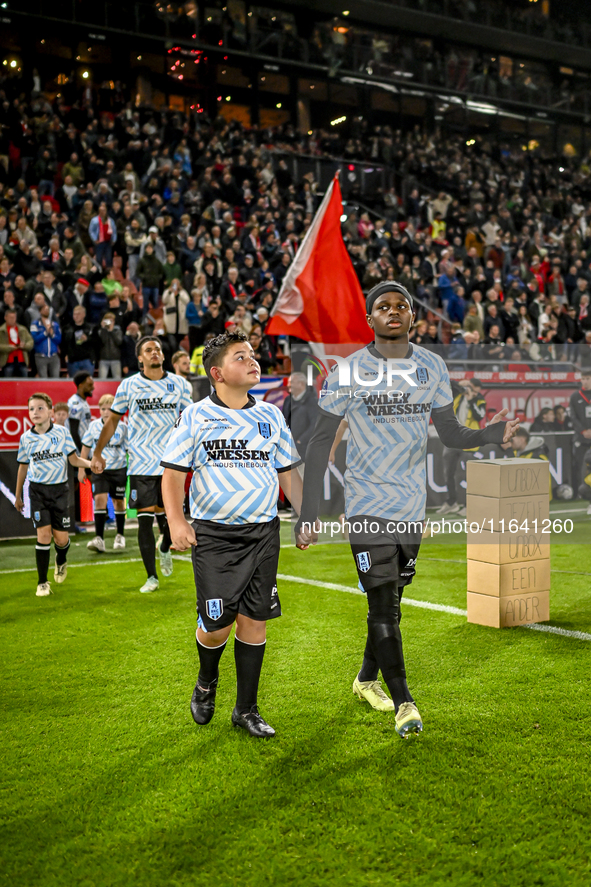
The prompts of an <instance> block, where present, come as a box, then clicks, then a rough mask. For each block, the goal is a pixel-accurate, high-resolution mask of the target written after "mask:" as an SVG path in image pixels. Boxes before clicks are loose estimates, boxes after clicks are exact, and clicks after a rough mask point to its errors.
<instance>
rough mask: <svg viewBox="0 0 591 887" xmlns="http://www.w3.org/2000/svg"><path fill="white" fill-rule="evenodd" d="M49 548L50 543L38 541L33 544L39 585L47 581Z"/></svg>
mask: <svg viewBox="0 0 591 887" xmlns="http://www.w3.org/2000/svg"><path fill="white" fill-rule="evenodd" d="M50 548H51V546H50V545H42V544H41V543H40V542H38V543H37V545H36V546H35V560H36V561H37V576H38V578H39V585H42V584H43V583H44V582H47V571H48V569H49V552H50Z"/></svg>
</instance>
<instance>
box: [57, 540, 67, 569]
mask: <svg viewBox="0 0 591 887" xmlns="http://www.w3.org/2000/svg"><path fill="white" fill-rule="evenodd" d="M54 544H55V543H54ZM69 550H70V540H69V539H68V541H67V542H66V544H65V545H64V546H63V547H62V548H60V546H59V545H56V546H55V562H56V564H57V565H58V567H61V565H62V564H65V563H66V560H67V559H68V551H69Z"/></svg>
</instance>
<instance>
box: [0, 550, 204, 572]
mask: <svg viewBox="0 0 591 887" xmlns="http://www.w3.org/2000/svg"><path fill="white" fill-rule="evenodd" d="M172 557H173V560H175V561H190V560H191V558H190V557H187V556H186V555H182V554H173V556H172ZM141 563H142V559H141V557H129V558H122V559H121V560H117V559H115V558H112V559H111V560H109V559H107V558H104V559H103V560H100V561H99V560H96V561H85V562H84V563H81V564H68V570H74V569H75V568H76V567H113V566H115V565H117V564H141ZM36 570H37V567H19V568H18V569H17V570H0V576H7V575H8V574H9V573H34V572H35V571H36Z"/></svg>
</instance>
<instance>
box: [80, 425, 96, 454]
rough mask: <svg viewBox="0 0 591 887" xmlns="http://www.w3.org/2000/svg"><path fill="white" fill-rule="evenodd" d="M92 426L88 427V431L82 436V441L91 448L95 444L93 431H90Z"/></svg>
mask: <svg viewBox="0 0 591 887" xmlns="http://www.w3.org/2000/svg"><path fill="white" fill-rule="evenodd" d="M91 427H92V426H91V425H89V426H88V428H87V429H86V431H85V432H84V435H83V436H82V443H83V444H84V446H85V447H90V449H91V450H92V448H93V446H94V438H93V436H92V433H91V431H90V429H91Z"/></svg>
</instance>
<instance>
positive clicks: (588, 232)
mask: <svg viewBox="0 0 591 887" xmlns="http://www.w3.org/2000/svg"><path fill="white" fill-rule="evenodd" d="M0 105H1V107H0V112H1V120H0V124H1V130H0V293H1V298H2V302H1V304H0V368H1V369H2V374H3V375H4V376H15V375H26V374H39V375H41V376H45V375H49V376H54V377H55V376H57V375H58V374H59V373H60V372H61V373H64V372H68V373H69V374H70V375H72V374H73V373H74V372H76V371H77V370H78V369H81V368H82V369H89V370H92V371H93V372H94V371H95V370H96V371H97V372H98V374H99V376H100V377H102V378H108V377H110V376H112V377H119V376H121V375H127V374H129V373H131V372H134V371H136V370H137V363H136V361H135V356H134V347H135V342H136V341H137V339H138V337H139V336H140V335H141V334H142V333H143V332H147V331H149V332H153V333H155V334H156V335H159V336H161V338H162V342H163V346H164V348H165V352H166V354H167V357H168V358H169V359H170V357H171V356H172V354H173V353H174V352H175V351H176V350H177V349H178V348H179V347H184V348H185V349H186V350H187V351H188V352H189V354H190V355H191V357H192V358H193V364H194V365H193V371H194V372H196V373H202V372H203V370H202V367H201V364H200V350H201V349H202V346H203V343H204V341H205V340H206V338H207V337H208V336H211V335H216V334H218V333H219V332H221V331H223V330H224V329H225V328H227V327H228V326H231V325H235V326H236V327H238V328H240V329H243V330H244V331H245V332H246V333H247V335H249V336H251V341H252V343H253V347H255V352H256V353H257V354H258V355H259V358H260V362H261V365H262V369H263V371H264V372H272V371H276V370H278V371H281V369H285V367H286V366H287V364H286V363H285V361H284V359H283V358H284V353H283V352H284V349H283V348H282V343H281V342H278V341H277V339H275V338H272V337H269V336H268V335H266V334H265V325H266V321H267V318H268V316H269V311H270V310H271V309H272V307H273V304H274V301H275V299H276V297H277V294H278V291H279V289H280V287H281V283H282V280H283V278H284V276H285V274H286V272H287V269H288V268H289V265H290V263H291V262H292V260H293V258H294V256H295V254H296V252H297V250H298V248H299V247H300V245H301V243H302V240H303V238H304V236H305V234H306V231H307V229H308V227H309V224H310V222H311V219H312V218H313V215H314V212H315V210H316V209H317V207H318V205H319V202H320V199H321V194H320V193H319V187H318V183H317V182H316V181H315V180H314V176H313V174H312V173H308V174H306V175H304V176H302V177H299V178H297V179H294V175H293V173H292V169H293V166H292V165H291V164H290V162H289V160H290V155H294V154H297V155H299V154H301V153H302V152H304V153H306V154H311V155H313V156H316V157H327V158H328V157H342V158H346V159H366V160H375V161H379V162H381V163H383V164H385V165H386V166H387V167H388V169H389V170H390V171H391V172H392V175H391V180H392V181H396V182H397V188H386V189H378V190H376V189H373V190H366V191H365V192H363V193H362V192H361V190H360V189H359V187H358V185H357V184H355V185H354V186H353V188H352V189H351V193H350V195H349V205H348V207H347V219H346V221H344V223H343V236H344V238H345V241H346V244H347V247H348V250H349V253H350V255H351V259H352V262H353V265H354V267H355V270H356V272H357V274H358V276H359V280H360V282H361V285H362V287H363V288H364V289H365V290H367V289H368V288H369V287H371V286H372V285H374V284H375V283H376V282H378V281H379V280H383V279H392V280H394V279H395V280H398V281H399V282H401V283H403V284H404V286H406V287H407V288H408V289H409V291H410V292H411V293H412V294H413V295H414V296H415V297H416V298H417V300H418V305H419V312H418V323H417V325H416V327H415V330H414V331H413V337H414V339H415V341H416V342H418V343H422V344H425V345H427V346H433V345H440V344H441V343H442V341H445V346H446V349H447V350H446V355H447V357H448V358H449V359H450V360H452V361H456V362H460V365H461V362H462V361H467V360H481V359H485V358H486V359H488V360H490V361H492V362H493V363H494V364H498V365H499V366H500V365H506V364H508V363H510V364H514V365H515V364H523V363H524V362H525V363H526V364H529V365H532V364H536V363H538V364H539V363H540V362H541V363H544V362H546V363H549V362H554V361H570V362H571V363H576V364H578V365H581V364H582V363H583V364H584V363H585V362H586V361H587V362H591V361H589V358H588V356H587V355H588V351H589V345H588V344H586V343H591V313H590V312H589V286H590V283H591V270H590V265H591V253H590V251H589V248H590V245H591V202H590V196H591V171H590V168H589V165H588V164H587V161H586V160H581V159H578V158H572V157H571V158H568V159H567V158H557V159H548V160H546V159H544V158H542V157H538V156H536V155H535V153H532V152H523V151H521V150H516V151H512V152H506V151H501V150H499V149H498V148H497V147H494V146H489V145H487V144H486V143H484V142H482V141H478V140H477V141H475V142H474V143H473V144H471V145H467V144H466V141H465V139H460V138H456V139H450V138H444V137H443V136H438V135H425V134H423V133H422V132H421V131H420V130H419V129H418V128H417V129H415V130H414V131H411V132H406V133H404V132H402V131H400V130H394V129H391V128H389V127H385V126H381V127H379V126H376V127H374V126H370V125H369V123H368V122H367V121H366V120H364V119H362V118H357V119H356V120H354V121H353V122H352V123H351V125H350V127H349V129H348V131H347V132H346V134H345V135H342V134H335V133H332V132H331V133H327V132H324V131H322V130H320V131H314V132H313V133H312V134H311V135H300V134H299V133H297V132H296V131H295V130H294V128H293V127H291V126H285V127H283V128H280V129H276V130H256V129H252V130H245V129H244V128H243V127H242V126H241V125H240V124H238V123H236V122H230V123H228V122H226V121H225V120H224V119H222V118H221V117H218V118H217V119H215V120H208V119H207V118H206V117H205V115H198V114H196V113H191V114H190V115H189V116H187V117H185V116H184V115H181V114H179V113H176V112H169V111H161V110H160V111H158V110H155V109H153V108H149V107H140V108H134V107H132V106H131V105H130V104H129V103H127V102H126V101H125V97H124V96H123V95H122V97H121V101H120V106H115V107H114V108H113V109H112V111H111V112H110V113H98V112H95V111H93V109H92V106H90V105H88V104H85V103H84V102H83V101H81V100H80V99H79V97H76V96H72V97H71V100H70V101H69V102H68V103H67V96H62V97H61V98H58V99H56V101H55V103H53V104H51V103H50V102H49V101H48V99H47V98H46V97H45V96H44V94H43V93H42V92H40V91H38V90H36V89H33V91H32V92H27V91H25V90H23V82H22V81H18V80H6V79H5V80H4V81H2V82H1V83H0ZM470 141H472V140H470ZM393 170H396V178H394V173H393ZM351 201H353V203H354V202H355V201H358V202H359V203H361V204H362V206H358V207H357V208H356V209H351ZM429 311H431V312H438V313H439V315H441V316H442V317H444V318H445V319H446V320H447V321H449V324H442V323H441V322H440V317H439V318H438V316H437V313H435V314H433V313H429ZM450 336H451V341H450ZM442 337H443V338H442ZM483 343H485V344H486V345H488V346H489V349H488V350H487V351H486V352H482V351H481V350H479V349H481V346H482V344H483Z"/></svg>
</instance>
